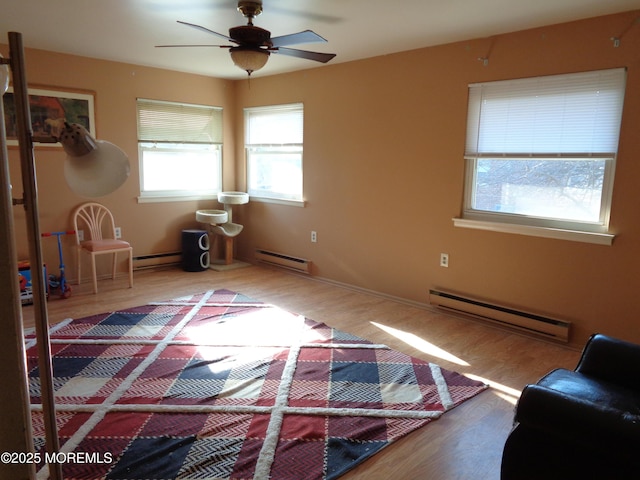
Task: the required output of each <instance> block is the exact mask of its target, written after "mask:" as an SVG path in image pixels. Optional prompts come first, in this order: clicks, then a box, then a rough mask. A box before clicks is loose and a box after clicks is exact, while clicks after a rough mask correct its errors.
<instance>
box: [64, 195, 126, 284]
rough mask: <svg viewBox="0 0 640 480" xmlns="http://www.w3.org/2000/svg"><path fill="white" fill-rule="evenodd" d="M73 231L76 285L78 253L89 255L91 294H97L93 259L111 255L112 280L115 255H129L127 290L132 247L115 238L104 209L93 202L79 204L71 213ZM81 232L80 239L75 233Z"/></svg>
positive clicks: (114, 276)
mask: <svg viewBox="0 0 640 480" xmlns="http://www.w3.org/2000/svg"><path fill="white" fill-rule="evenodd" d="M73 228H74V229H75V231H76V247H77V252H78V254H77V258H76V260H77V265H78V283H80V280H81V277H80V265H81V263H82V252H83V251H84V252H87V253H88V254H89V255H91V273H92V275H93V293H98V276H97V274H96V256H98V255H104V254H108V253H110V254H113V261H112V271H111V278H112V279H114V278H116V263H117V258H118V253H120V252H124V253H127V254H128V255H129V288H131V287H133V248H132V247H131V244H130V243H129V242H125V241H124V240H119V239H116V227H115V222H114V220H113V215H112V214H111V212H110V211H109V209H108V208H107V207H105V206H104V205H101V204H99V203H95V202H88V203H84V204H82V205H80V206H79V207H77V208H76V209H75V211H74V212H73ZM79 230H83V231H84V240H83V241H80V236H79V235H78V234H77V232H78V231H79Z"/></svg>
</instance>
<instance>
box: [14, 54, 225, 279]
mask: <svg viewBox="0 0 640 480" xmlns="http://www.w3.org/2000/svg"><path fill="white" fill-rule="evenodd" d="M2 53H3V54H4V55H5V56H8V52H7V49H6V48H4V49H2ZM25 57H26V61H25V63H26V71H27V80H28V82H29V86H41V85H44V86H47V87H62V88H68V89H84V90H90V91H93V92H95V110H96V126H97V137H98V138H99V139H102V140H107V141H110V142H113V143H115V144H116V145H118V146H119V147H120V148H122V149H123V150H124V151H125V152H126V153H127V155H128V156H129V159H130V163H131V175H130V177H129V179H128V180H127V182H126V183H125V185H124V186H123V187H121V188H120V189H118V190H117V191H116V192H114V193H112V194H110V195H108V196H105V197H101V198H98V199H95V200H96V201H98V202H101V203H103V204H105V205H106V206H108V207H109V208H110V209H111V211H112V212H113V214H114V216H115V218H116V222H117V224H118V225H119V226H120V227H121V228H122V234H123V238H125V239H127V240H129V241H131V243H132V244H133V245H134V255H146V254H153V253H165V252H172V251H177V250H180V231H181V230H182V229H183V228H196V227H198V224H197V222H195V217H194V212H195V210H197V209H198V208H204V207H206V206H207V205H206V202H194V201H189V202H174V203H145V204H139V203H138V202H137V196H138V195H139V191H140V190H139V167H138V150H137V127H136V98H138V97H142V98H151V99H161V100H171V101H179V102H187V103H198V104H206V105H215V106H221V107H223V108H224V114H223V115H224V117H223V118H224V134H225V137H224V142H225V144H224V153H223V155H224V158H223V163H224V165H223V171H224V186H225V188H228V189H230V188H233V186H234V184H235V173H234V170H235V168H234V157H233V151H234V137H233V128H232V127H233V115H234V111H233V108H232V105H233V103H232V101H233V98H234V93H233V92H234V89H235V85H234V82H231V81H226V80H220V79H215V78H210V77H205V76H196V75H188V74H182V73H177V72H170V71H166V70H159V69H153V68H146V67H141V66H135V65H127V64H122V63H114V62H105V61H100V60H95V59H90V58H84V57H75V56H69V55H61V54H55V53H51V52H43V51H37V50H27V51H26V52H25ZM9 156H10V170H11V178H12V185H13V196H14V197H21V196H22V184H21V176H20V165H19V159H18V151H17V149H15V148H14V149H11V150H10V152H9ZM64 158H65V155H64V153H63V152H62V150H61V149H53V148H52V147H45V148H41V147H36V170H37V177H38V194H39V206H40V228H41V231H42V232H47V231H59V230H67V229H70V228H71V225H72V224H71V220H70V214H71V211H72V210H73V209H74V207H75V206H76V205H79V204H80V203H83V202H84V201H87V200H90V199H85V198H82V197H80V196H77V195H76V194H74V193H73V192H72V191H71V190H70V189H69V188H68V187H67V184H66V182H65V180H64V176H63V164H64ZM14 214H15V220H16V229H17V232H16V242H17V248H18V254H19V256H20V258H27V257H28V250H27V244H26V226H25V221H24V211H23V209H22V208H21V207H14ZM74 241H75V240H74V239H72V238H70V237H64V242H65V245H64V256H65V259H64V260H65V263H66V265H67V271H68V272H69V276H70V278H75V270H74V269H75V252H74V251H73V249H72V243H73V242H74ZM42 246H43V251H44V258H45V261H46V263H47V265H48V266H49V268H50V269H51V270H52V271H54V272H57V271H58V264H59V261H58V254H57V244H56V241H55V239H54V238H49V239H44V240H43V242H42ZM102 260H105V259H102ZM87 265H88V264H87ZM83 269H84V271H85V272H88V271H89V270H88V269H87V268H86V265H85V266H83ZM100 271H101V272H102V273H107V272H108V268H107V269H100ZM84 278H86V277H84Z"/></svg>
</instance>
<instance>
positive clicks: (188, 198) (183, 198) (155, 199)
mask: <svg viewBox="0 0 640 480" xmlns="http://www.w3.org/2000/svg"><path fill="white" fill-rule="evenodd" d="M217 199H218V195H217V194H211V195H158V196H150V195H149V196H142V195H141V196H139V197H138V203H161V202H193V201H196V200H217Z"/></svg>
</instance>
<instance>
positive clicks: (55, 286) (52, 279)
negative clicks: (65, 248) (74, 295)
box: [42, 230, 76, 298]
mask: <svg viewBox="0 0 640 480" xmlns="http://www.w3.org/2000/svg"><path fill="white" fill-rule="evenodd" d="M75 234H76V232H75V230H69V231H66V232H47V233H43V234H42V236H43V237H52V236H55V237H57V239H58V256H59V258H60V275H58V276H56V275H49V278H48V280H49V291H57V292H58V295H60V297H62V298H69V297H70V296H71V286H70V285H69V284H68V283H67V278H66V275H65V273H64V268H65V267H64V261H63V258H62V241H61V240H60V237H62V235H75Z"/></svg>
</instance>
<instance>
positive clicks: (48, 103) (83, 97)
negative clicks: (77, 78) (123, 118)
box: [2, 87, 96, 148]
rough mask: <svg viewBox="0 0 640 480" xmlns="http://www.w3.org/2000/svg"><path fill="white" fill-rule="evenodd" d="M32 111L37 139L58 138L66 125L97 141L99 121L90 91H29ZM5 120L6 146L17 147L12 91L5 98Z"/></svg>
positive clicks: (32, 124)
mask: <svg viewBox="0 0 640 480" xmlns="http://www.w3.org/2000/svg"><path fill="white" fill-rule="evenodd" d="M28 91H29V107H30V108H29V110H30V112H31V129H32V131H33V136H34V139H35V138H37V137H49V136H53V137H56V136H58V135H59V134H60V131H61V130H62V128H64V122H67V123H78V124H80V125H82V126H83V127H85V128H86V129H87V130H88V131H89V133H91V135H92V136H93V138H95V137H96V120H95V111H94V101H95V94H94V93H93V92H87V91H72V90H71V91H67V90H58V89H54V88H50V87H42V88H29V89H28ZM2 98H3V102H4V118H5V125H6V132H5V133H6V135H7V145H8V146H17V145H18V138H17V127H16V109H15V104H14V98H13V87H9V89H8V90H7V93H5V94H4V96H3V97H2ZM34 146H36V147H38V146H47V147H58V148H62V146H61V145H60V143H57V142H56V143H39V142H37V141H34Z"/></svg>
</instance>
